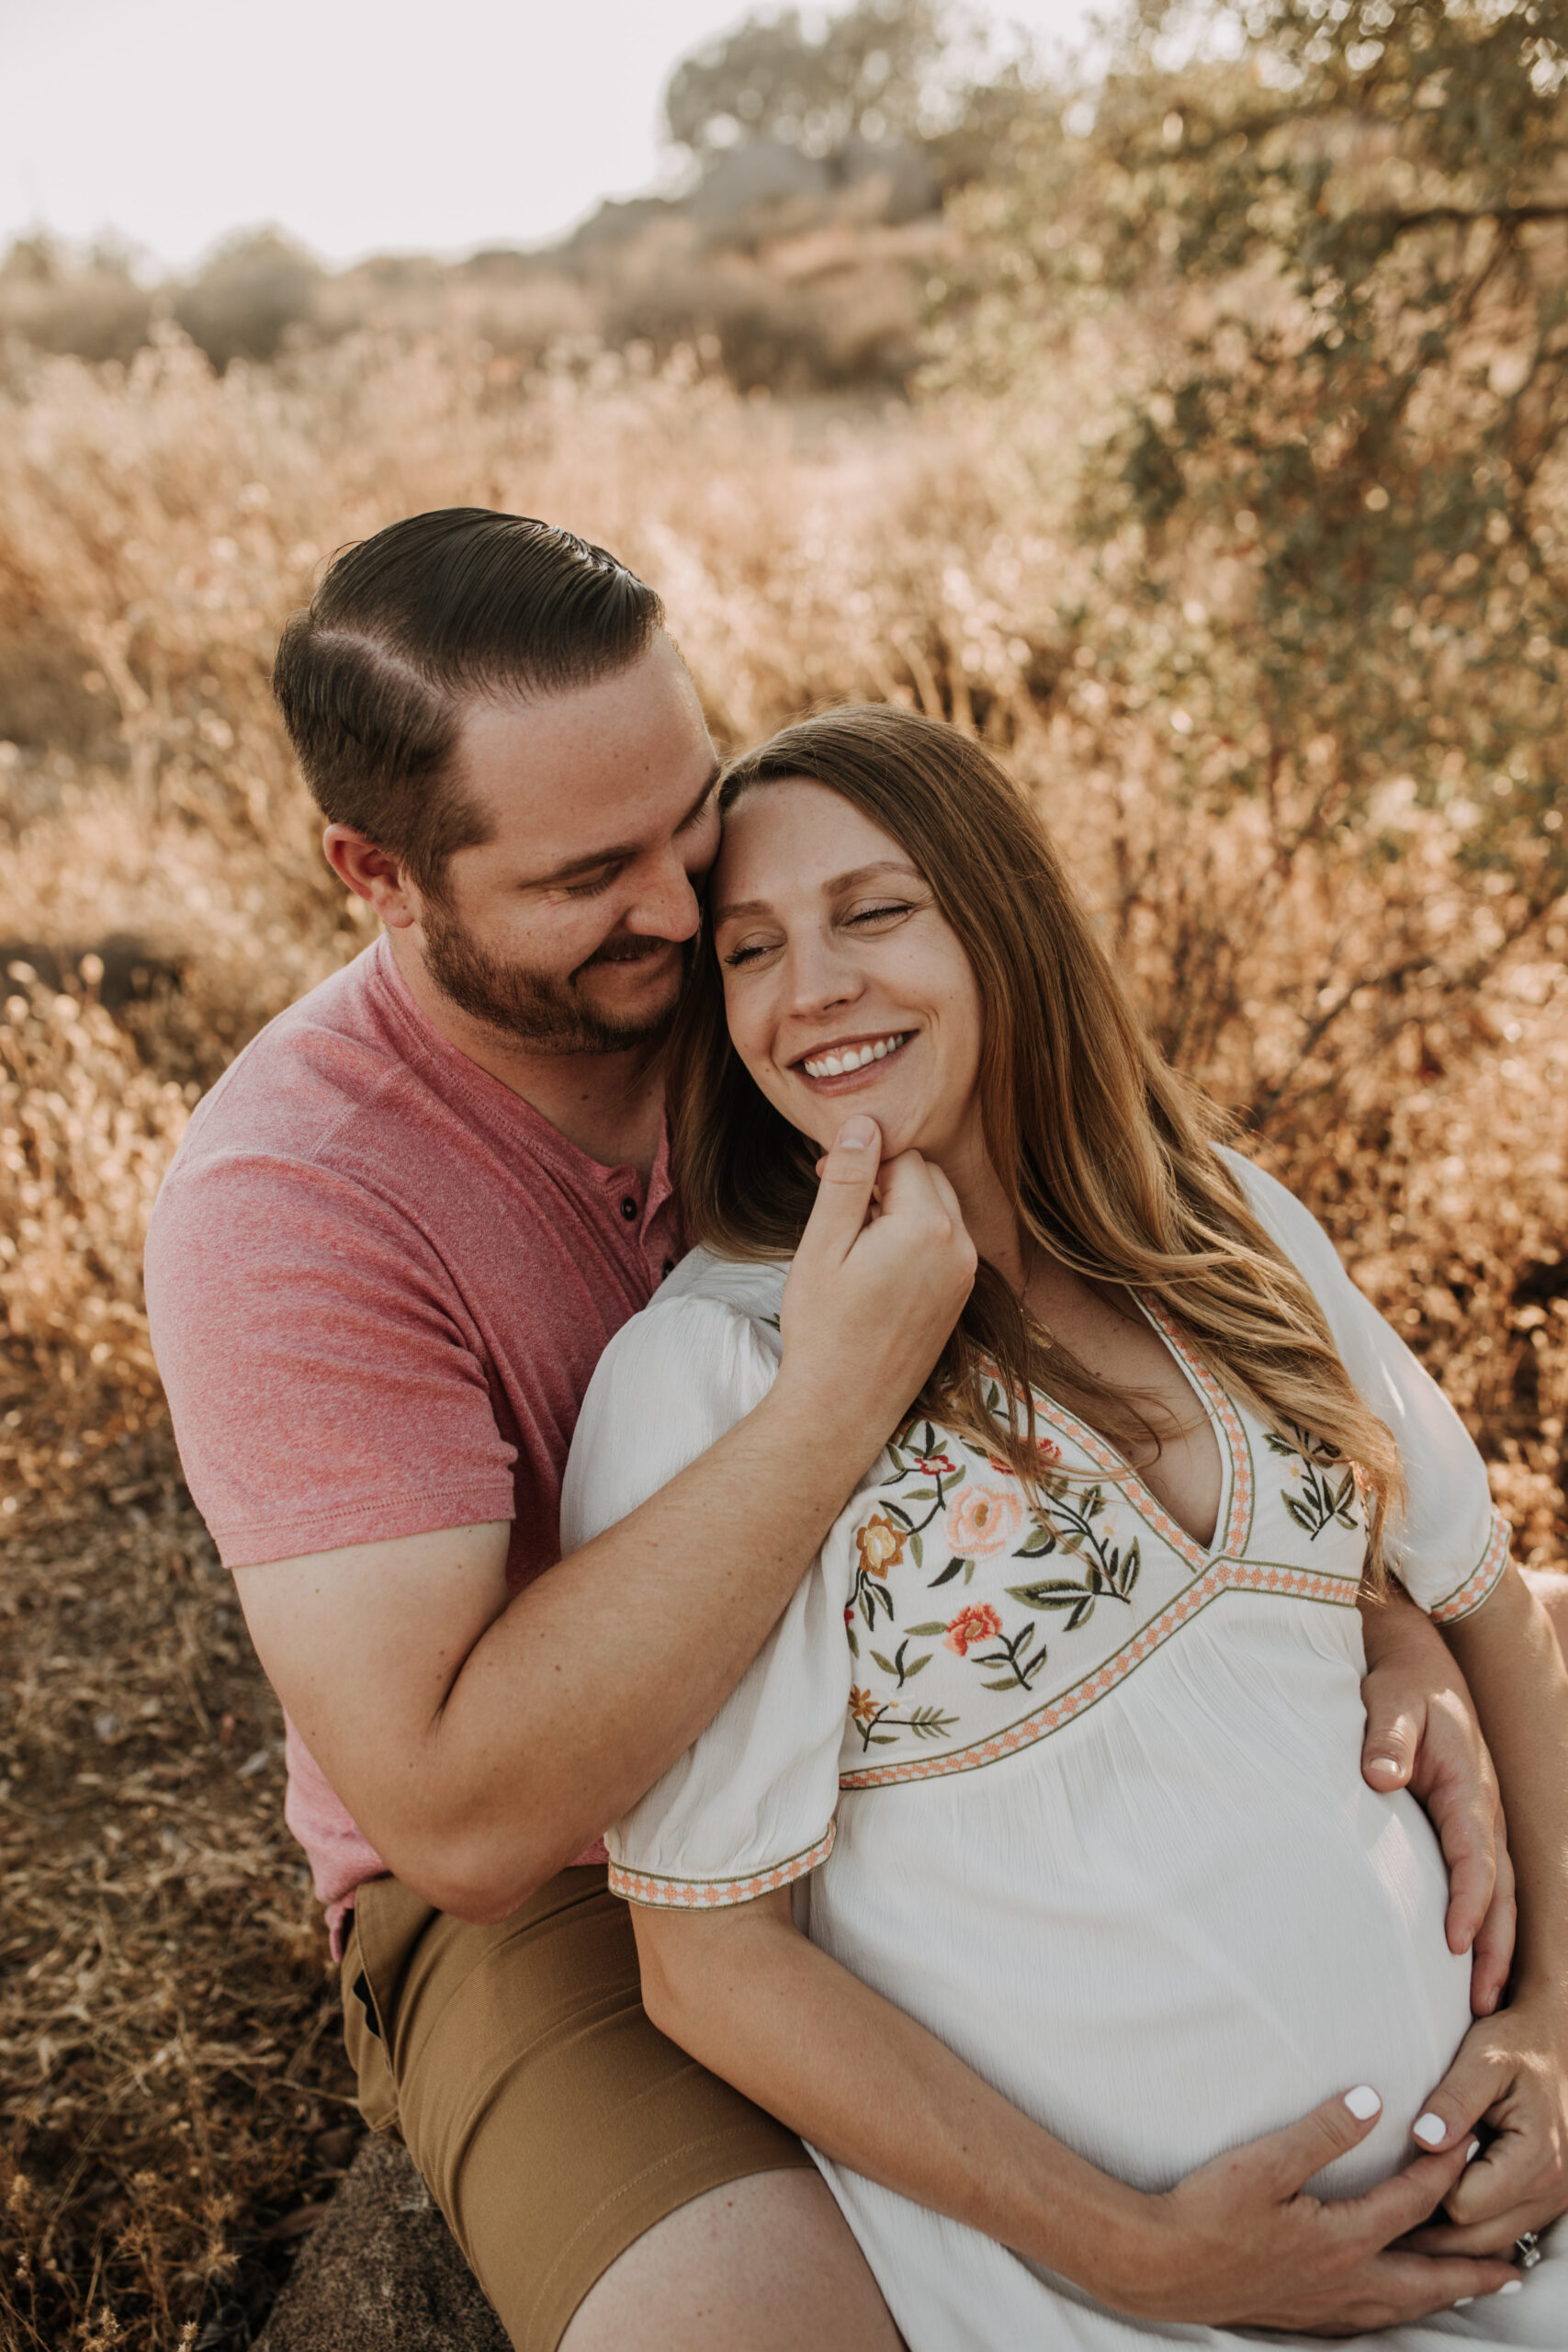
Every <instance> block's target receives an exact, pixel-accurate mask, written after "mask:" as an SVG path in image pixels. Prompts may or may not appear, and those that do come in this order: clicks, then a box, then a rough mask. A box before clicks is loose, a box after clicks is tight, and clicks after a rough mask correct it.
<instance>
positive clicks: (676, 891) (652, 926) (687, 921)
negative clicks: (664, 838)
mask: <svg viewBox="0 0 1568 2352" xmlns="http://www.w3.org/2000/svg"><path fill="white" fill-rule="evenodd" d="M639 878H640V879H642V887H641V888H640V889H639V890H638V892H637V899H636V902H635V904H634V905H633V906H631V907H629V908H628V909H627V910H626V916H625V918H624V921H625V925H626V930H627V931H632V932H637V933H641V934H643V935H644V936H646V937H648V938H650V939H690V938H691V937H692V936H693V935H694V933H695V931H696V929H697V926H698V924H699V923H700V922H701V921H702V908H701V905H700V904H699V902H698V899H697V894H696V890H695V888H694V887H693V883H692V877H691V876H690V875H689V874H688V873H687V871H686V869H685V866H684V865H682V862H681V860H680V858H679V857H677V856H676V855H675V854H674V852H673V851H672V850H671V852H670V853H669V854H667V855H665V856H663V857H660V859H659V860H658V861H657V863H655V864H653V865H650V866H649V872H648V875H647V876H646V878H643V877H639Z"/></svg>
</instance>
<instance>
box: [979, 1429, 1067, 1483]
mask: <svg viewBox="0 0 1568 2352" xmlns="http://www.w3.org/2000/svg"><path fill="white" fill-rule="evenodd" d="M1034 1451H1035V1453H1038V1455H1039V1456H1040V1459H1041V1460H1042V1462H1060V1460H1061V1458H1062V1449H1061V1447H1060V1446H1059V1445H1058V1444H1056V1442H1055V1440H1054V1439H1052V1438H1048V1437H1037V1438H1036V1439H1035V1441H1034ZM986 1459H987V1462H988V1463H989V1464H990V1465H991V1467H992V1469H993V1470H999V1471H1000V1472H1001V1474H1002V1476H1003V1477H1004V1478H1010V1477H1011V1476H1012V1464H1011V1463H1010V1462H1004V1461H1003V1460H1002V1457H1001V1455H1000V1454H999V1453H987V1456H986Z"/></svg>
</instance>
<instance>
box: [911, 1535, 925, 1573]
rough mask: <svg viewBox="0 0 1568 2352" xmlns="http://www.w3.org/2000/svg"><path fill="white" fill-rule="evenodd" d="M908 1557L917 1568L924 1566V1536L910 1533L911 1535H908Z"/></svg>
mask: <svg viewBox="0 0 1568 2352" xmlns="http://www.w3.org/2000/svg"><path fill="white" fill-rule="evenodd" d="M909 1557H910V1559H911V1560H913V1562H914V1564H915V1566H916V1567H917V1568H923V1567H924V1566H925V1564H926V1546H925V1538H924V1537H923V1536H920V1535H911V1536H910V1538H909Z"/></svg>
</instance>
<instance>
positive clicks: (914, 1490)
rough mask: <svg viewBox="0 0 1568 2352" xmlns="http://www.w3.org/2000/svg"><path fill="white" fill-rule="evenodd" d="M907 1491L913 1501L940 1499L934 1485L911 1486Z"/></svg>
mask: <svg viewBox="0 0 1568 2352" xmlns="http://www.w3.org/2000/svg"><path fill="white" fill-rule="evenodd" d="M907 1491H908V1497H909V1500H910V1501H911V1502H912V1503H934V1502H936V1501H937V1500H939V1497H938V1494H937V1490H936V1488H935V1487H909V1488H908V1490H907Z"/></svg>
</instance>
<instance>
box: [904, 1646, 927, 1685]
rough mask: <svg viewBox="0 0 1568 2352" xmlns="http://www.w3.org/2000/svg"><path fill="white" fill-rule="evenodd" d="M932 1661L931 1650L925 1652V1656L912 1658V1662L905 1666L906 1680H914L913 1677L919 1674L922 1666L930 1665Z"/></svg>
mask: <svg viewBox="0 0 1568 2352" xmlns="http://www.w3.org/2000/svg"><path fill="white" fill-rule="evenodd" d="M930 1664H931V1652H930V1650H927V1652H926V1654H925V1656H924V1657H917V1658H914V1659H912V1660H911V1661H910V1663H909V1664H908V1666H907V1667H906V1668H904V1679H905V1681H906V1682H909V1681H912V1680H913V1679H914V1677H915V1676H916V1675H917V1674H919V1671H920V1668H922V1667H925V1666H930Z"/></svg>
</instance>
